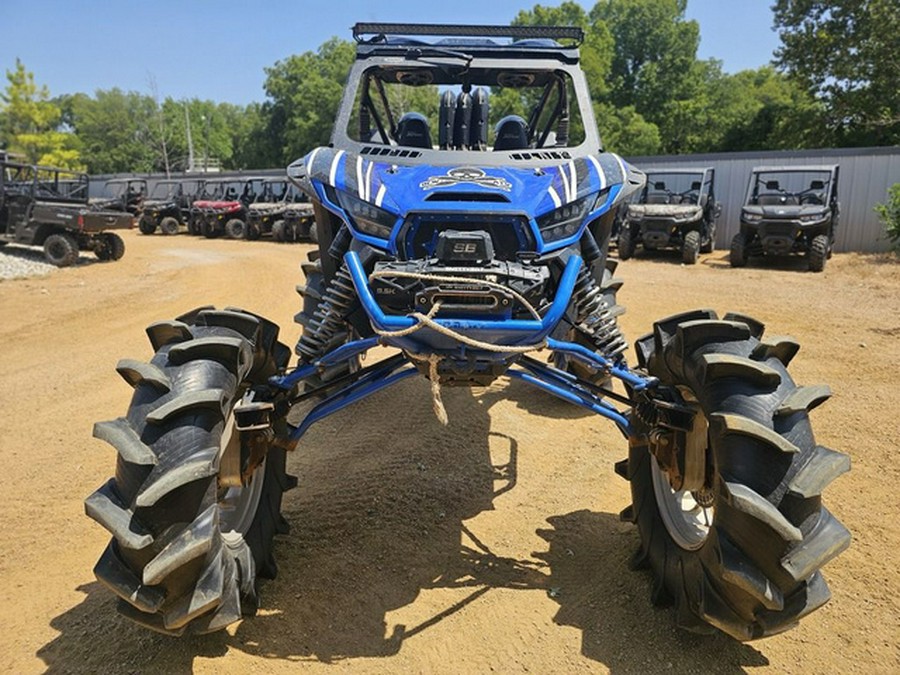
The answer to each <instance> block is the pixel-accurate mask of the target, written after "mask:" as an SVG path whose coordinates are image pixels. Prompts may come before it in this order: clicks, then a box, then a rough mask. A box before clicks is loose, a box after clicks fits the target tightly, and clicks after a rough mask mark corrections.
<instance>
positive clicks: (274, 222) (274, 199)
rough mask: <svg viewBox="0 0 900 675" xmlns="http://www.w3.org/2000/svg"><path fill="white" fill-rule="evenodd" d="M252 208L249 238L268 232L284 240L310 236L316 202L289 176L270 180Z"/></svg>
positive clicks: (296, 239) (276, 239)
mask: <svg viewBox="0 0 900 675" xmlns="http://www.w3.org/2000/svg"><path fill="white" fill-rule="evenodd" d="M249 211H250V213H249V215H248V218H249V221H248V222H249V236H248V238H249V239H259V237H261V236H265V235H271V237H272V239H274V240H275V241H281V242H286V241H288V242H290V241H300V240H302V239H309V228H310V225H311V224H312V223H313V213H312V205H311V204H310V203H309V199H307V197H306V195H304V194H303V193H302V192H300V191H299V190H298V189H297V187H296V186H295V185H294V184H293V183H291V182H290V181H288V180H287V179H286V178H273V179H269V180H267V181H266V182H265V183H264V184H263V193H262V196H260V198H259V199H258V200H257V201H255V202H254V203H253V204H251V205H250V207H249Z"/></svg>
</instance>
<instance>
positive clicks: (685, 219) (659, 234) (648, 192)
mask: <svg viewBox="0 0 900 675" xmlns="http://www.w3.org/2000/svg"><path fill="white" fill-rule="evenodd" d="M646 174H647V183H646V185H644V188H643V189H642V190H641V191H640V193H639V196H638V197H637V198H636V199H634V200H632V202H631V203H630V204H628V207H627V212H626V215H625V222H624V223H623V224H622V229H621V231H620V232H619V246H618V248H619V258H621V259H622V260H628V259H629V258H630V257H631V256H633V255H634V253H635V250H636V249H637V247H638V246H642V247H643V248H644V250H645V251H655V250H658V249H664V248H674V249H678V250H680V251H681V260H682V262H684V263H685V264H686V265H693V264H694V263H696V262H697V257H698V255H699V254H700V253H711V252H712V251H713V249H714V248H715V245H716V220H717V219H718V218H719V215H720V214H721V213H722V206H721V205H720V204H719V202H717V201H716V198H715V182H716V172H715V170H714V169H711V168H706V169H648V170H647V171H646Z"/></svg>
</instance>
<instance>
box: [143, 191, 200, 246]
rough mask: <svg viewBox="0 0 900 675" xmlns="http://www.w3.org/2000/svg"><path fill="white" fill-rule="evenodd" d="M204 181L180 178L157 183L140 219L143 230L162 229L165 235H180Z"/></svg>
mask: <svg viewBox="0 0 900 675" xmlns="http://www.w3.org/2000/svg"><path fill="white" fill-rule="evenodd" d="M203 183H204V181H203V179H202V178H179V179H172V180H161V181H159V182H158V183H157V184H156V185H154V186H153V190H152V191H151V192H150V196H149V197H148V198H147V199H146V200H145V201H144V208H143V211H142V212H141V218H140V221H139V222H138V227H139V228H140V230H141V233H142V234H153V233H154V232H156V230H157V229H159V231H160V232H162V233H163V234H178V232H179V231H181V228H182V227H185V228H186V227H188V224H189V222H190V218H191V206H192V204H193V202H194V199H195V198H196V196H197V194H198V193H199V192H200V190H201V189H202V188H203Z"/></svg>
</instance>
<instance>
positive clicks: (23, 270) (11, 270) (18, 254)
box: [0, 246, 57, 281]
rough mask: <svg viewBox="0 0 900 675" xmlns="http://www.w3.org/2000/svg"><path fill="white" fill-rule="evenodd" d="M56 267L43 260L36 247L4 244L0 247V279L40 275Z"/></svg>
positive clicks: (42, 255) (48, 272)
mask: <svg viewBox="0 0 900 675" xmlns="http://www.w3.org/2000/svg"><path fill="white" fill-rule="evenodd" d="M55 269H57V268H56V267H55V266H54V265H51V264H50V263H47V262H45V261H44V254H43V253H42V252H41V251H40V250H38V249H30V248H17V247H15V246H14V247H9V246H4V247H3V249H0V281H4V280H6V279H24V278H25V277H42V276H44V275H46V274H50V272H53V271H54V270H55Z"/></svg>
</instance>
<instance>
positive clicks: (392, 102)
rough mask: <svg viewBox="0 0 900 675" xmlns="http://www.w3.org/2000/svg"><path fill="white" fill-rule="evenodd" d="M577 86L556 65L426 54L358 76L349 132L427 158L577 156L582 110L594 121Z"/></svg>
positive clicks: (346, 114) (362, 139)
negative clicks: (448, 154)
mask: <svg viewBox="0 0 900 675" xmlns="http://www.w3.org/2000/svg"><path fill="white" fill-rule="evenodd" d="M576 72H577V71H576ZM576 84H577V83H576V81H575V80H574V79H573V74H572V72H570V71H569V70H568V69H567V68H565V67H563V66H562V65H561V64H556V63H553V62H552V61H539V62H532V61H528V60H524V59H523V61H522V65H519V64H517V63H514V62H513V63H510V60H509V59H480V60H478V59H476V60H474V61H473V60H472V58H471V57H466V55H464V54H461V53H459V54H455V53H450V52H449V51H447V50H434V53H433V54H432V50H431V49H430V48H428V47H423V48H422V50H421V53H420V54H419V55H418V57H417V58H410V57H407V58H406V59H404V60H403V61H402V62H390V63H382V64H380V65H377V66H373V67H368V68H366V69H365V70H363V71H362V72H361V73H360V74H359V86H358V88H357V89H356V92H355V95H354V99H353V102H352V109H351V110H349V111H346V110H345V111H343V113H342V119H343V120H344V124H345V128H344V130H343V131H344V133H345V134H346V137H347V138H349V139H350V140H352V141H356V142H359V143H372V144H378V145H384V146H399V147H407V148H420V149H423V150H444V151H453V150H463V151H472V150H474V151H522V150H526V151H527V150H537V149H565V148H574V147H576V146H579V145H581V144H582V143H584V142H585V140H586V130H585V129H586V127H585V119H586V115H585V110H584V109H583V106H587V107H588V110H587V113H588V114H590V110H589V105H590V104H589V101H588V100H587V94H586V89H584V88H583V86H582V87H581V88H579V87H578V86H576ZM579 92H583V94H582V95H581V96H579ZM591 122H592V118H591ZM597 145H598V146H599V141H597ZM598 149H599V148H594V149H593V151H594V152H596V151H597V150H598ZM370 152H371V154H383V153H379V152H378V151H377V149H370ZM401 156H402V155H401ZM562 156H564V157H568V156H570V155H568V154H564V155H562Z"/></svg>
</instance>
